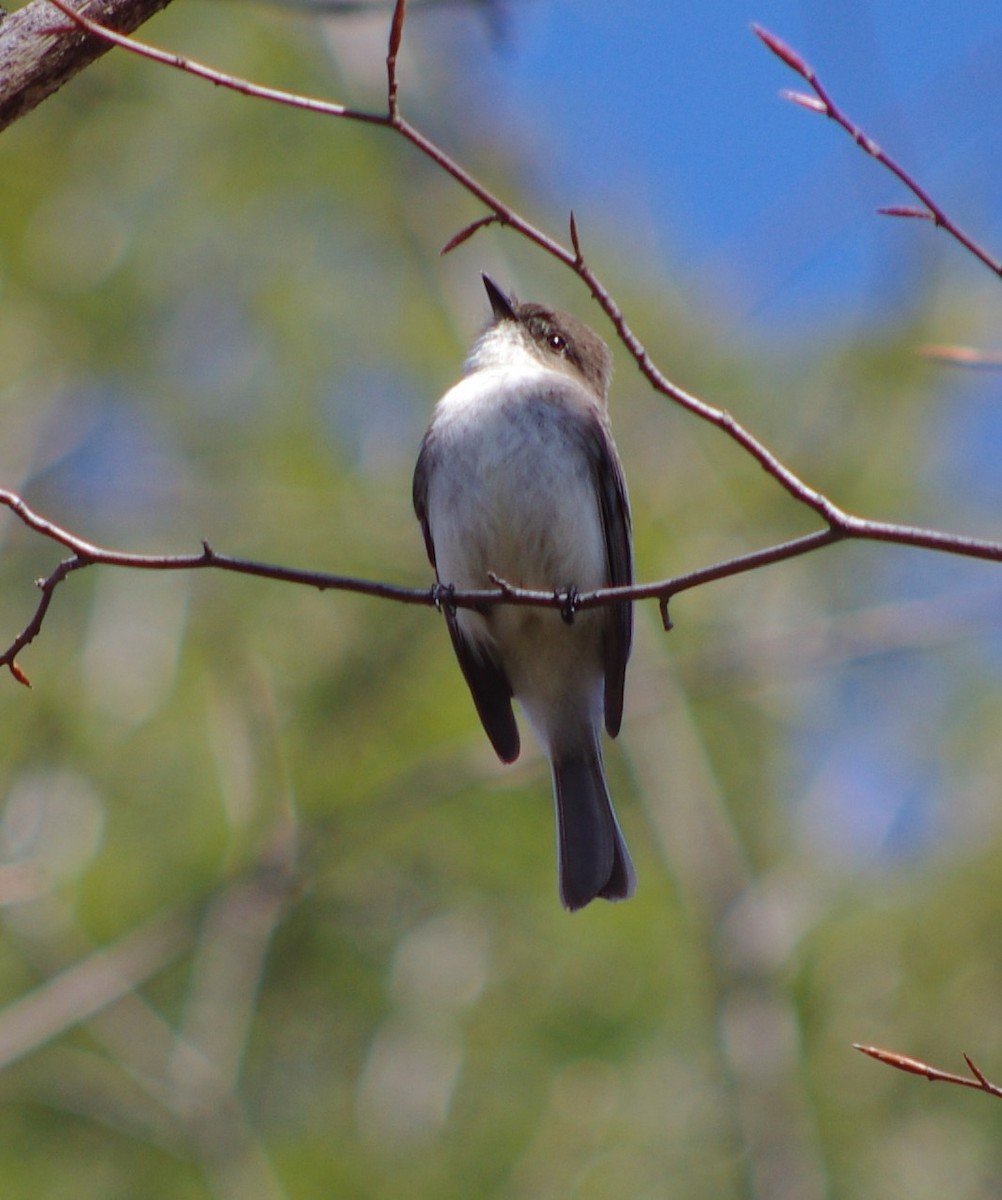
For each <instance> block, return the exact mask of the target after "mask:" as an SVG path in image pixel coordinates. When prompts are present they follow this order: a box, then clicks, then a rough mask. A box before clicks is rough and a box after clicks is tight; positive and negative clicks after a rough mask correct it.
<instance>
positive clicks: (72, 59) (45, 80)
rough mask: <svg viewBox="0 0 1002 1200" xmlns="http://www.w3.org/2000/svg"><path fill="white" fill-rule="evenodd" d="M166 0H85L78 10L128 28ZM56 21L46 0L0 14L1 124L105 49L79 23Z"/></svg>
mask: <svg viewBox="0 0 1002 1200" xmlns="http://www.w3.org/2000/svg"><path fill="white" fill-rule="evenodd" d="M169 3H170V0H85V2H84V3H82V4H81V5H80V11H81V12H82V13H84V14H86V15H87V16H88V17H92V18H93V19H94V20H95V21H98V22H100V24H102V25H107V26H109V27H110V28H112V29H119V30H122V31H124V32H130V31H131V30H133V29H137V28H138V27H139V26H140V25H142V24H143V22H144V21H146V20H148V19H149V18H150V17H152V16H153V14H154V13H157V12H159V11H160V10H161V9H162V8H166V7H167V5H168V4H169ZM0 11H2V10H0ZM61 24H62V23H61V22H60V20H59V17H58V16H57V15H56V13H55V12H54V11H53V9H52V5H51V4H49V3H47V0H31V3H30V4H27V5H25V7H24V8H22V9H19V10H18V11H17V12H16V13H12V14H10V15H9V16H6V17H3V18H0V129H5V128H6V127H7V126H8V125H10V124H11V123H12V122H13V121H16V120H17V119H18V117H23V116H24V115H25V113H28V112H30V111H31V110H32V109H33V108H34V107H35V105H36V104H41V102H42V101H43V100H44V99H45V98H46V97H47V96H51V95H52V93H53V92H55V91H57V90H58V89H59V88H61V87H62V86H63V84H64V83H67V82H68V81H69V80H70V79H72V78H73V76H74V75H76V73H77V72H78V71H82V70H83V68H84V67H86V66H89V65H90V64H91V63H92V62H93V61H94V59H96V58H99V57H100V56H101V55H102V54H106V53H107V52H108V50H109V49H110V46H109V43H108V42H107V41H106V40H105V39H104V38H99V37H93V36H91V35H90V34H87V33H84V32H83V31H82V30H80V29H79V28H74V29H61V28H59V26H60V25H61Z"/></svg>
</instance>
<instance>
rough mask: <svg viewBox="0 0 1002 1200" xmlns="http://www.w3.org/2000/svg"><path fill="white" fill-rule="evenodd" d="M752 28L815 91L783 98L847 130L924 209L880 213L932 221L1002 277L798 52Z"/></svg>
mask: <svg viewBox="0 0 1002 1200" xmlns="http://www.w3.org/2000/svg"><path fill="white" fill-rule="evenodd" d="M752 29H753V30H754V32H755V34H756V36H757V37H758V38H760V39H761V41H762V42H763V43H764V44H765V45H766V46H768V48H769V49H770V50H771V51H772V52H773V54H775V55H776V57H777V58H779V59H780V60H781V61H782V62H784V63H785V64H786V65H787V66H788V67H789V68H790V70H791V71H795V72H796V73H797V74H798V75H799V76H800V77H801V79H803V80H804V81H805V82H806V83H808V84H809V85H810V88H811V90H812V91H813V92H814V96H805V95H804V94H803V93H802V92H784V93H783V97H784V99H786V100H790V101H792V102H793V103H794V104H798V105H800V107H801V108H807V109H809V110H811V111H812V112H819V113H823V114H824V116H826V117H830V118H831V119H832V120H833V121H834V122H835V124H836V125H839V126H841V127H842V129H844V130H845V131H846V133H847V134H848V135H849V136H850V137H851V138H852V140H853V141H854V142H855V143H856V145H857V146H859V148H860V149H861V150H862V151H864V153H866V154H868V155H869V156H870V157H871V158H873V159H875V160H876V161H877V162H878V163H880V165H881V166H882V167H885V168H886V169H887V170H888V171H890V172H891V174H892V175H894V176H896V178H897V179H899V180H900V181H901V183H903V184H904V185H905V187H906V188H907V189H908V190H909V191H910V192H911V194H912V195H913V196H914V197H915V198H916V199H917V200H918V201H919V202H920V203H921V204H922V205H923V210H917V209H914V208H899V207H896V206H894V207H890V208H882V209H879V210H878V211H879V212H882V213H883V214H885V215H886V216H892V217H924V218H926V219H927V220H929V221H932V222H933V223H934V224H936V225H938V226H940V228H942V229H945V230H946V232H947V233H948V234H949V235H950V236H951V237H952V238H954V240H955V241H957V242H959V243H960V244H961V245H962V246H963V247H964V249H965V250H967V251H969V252H970V253H971V254H973V255H974V257H975V258H976V259H978V261H979V262H982V263H984V265H985V266H986V267H988V269H989V270H991V271H994V272H995V274H996V275H998V276H1002V262H999V261H998V259H996V258H993V257H992V255H990V254H989V253H988V251H987V250H985V249H984V248H983V247H982V246H980V245H978V243H977V242H976V241H975V240H974V239H973V238H972V237H970V236H969V235H968V234H966V233H964V231H963V230H962V229H961V228H960V227H959V226H958V225H957V223H956V222H955V221H954V220H953V219H952V218H951V217H950V216H949V215H948V214H947V213H946V212H945V211H944V210H943V209H942V208H940V206H939V205H938V204H937V203H936V201H935V200H934V199H933V198H932V196H930V195H929V193H928V192H927V191H926V190H925V188H924V187H922V185H921V184H920V183H918V181H917V180H916V179H915V178H914V177H913V176H912V175H910V174H909V173H908V171H906V170H905V168H904V167H902V166H901V165H900V164H899V163H898V162H896V161H895V160H894V159H893V158H891V156H890V155H889V154H886V153H885V152H884V151H883V150H882V149H881V148H880V147H879V146H878V145H877V143H876V142H875V141H874V140H873V139H872V138H871V137H870V136H869V135H868V134H867V133H865V132H864V131H863V130H862V129H861V128H860V127H859V126H858V125H856V124H855V123H854V122H853V121H851V120H850V119H849V118H848V117H847V116H846V114H845V113H844V112H843V111H842V110H841V109H840V108H839V107H838V105H836V103H835V101H834V100H833V99H832V98H831V96H830V95H829V93H828V89H827V88H826V87H825V86H824V84H822V82H821V80H820V79H819V78H818V76H817V72H816V71H815V70H814V68H813V67H811V66H810V65H809V64H808V63H807V62H806V61H805V60H804V59H803V58H802V57H801V56H800V54H798V53H797V51H796V50H794V49H792V47H790V46H788V45H787V44H786V42H784V41H782V39H780V38H778V37H776V35H775V34H774V33H770V32H769V31H768V30H767V29H763V28H762V26H761V25H753V26H752ZM815 97H816V98H815Z"/></svg>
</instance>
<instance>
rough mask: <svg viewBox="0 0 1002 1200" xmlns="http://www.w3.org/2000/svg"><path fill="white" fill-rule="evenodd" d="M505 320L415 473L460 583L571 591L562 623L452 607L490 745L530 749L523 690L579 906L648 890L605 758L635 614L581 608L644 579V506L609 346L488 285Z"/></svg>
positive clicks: (426, 443)
mask: <svg viewBox="0 0 1002 1200" xmlns="http://www.w3.org/2000/svg"><path fill="white" fill-rule="evenodd" d="M483 279H484V286H485V287H486V289H487V295H488V297H489V298H490V303H491V309H492V310H493V319H492V320H491V321H490V323H489V324H488V326H487V328H486V329H485V330H484V332H483V333H482V334H481V335H480V336H479V337H478V338H477V340H476V341H475V342H474V344H473V347H472V349H471V351H470V355H469V357H468V359H467V360H466V366H465V371H464V374H463V378H462V379H461V380H460V381H459V382H458V383H457V384H456V385H455V386H454V387H453V388H451V389H450V390H449V391H448V392H446V394H445V395H444V396H443V397H442V399H441V400H440V401H439V402H438V404H437V406H436V408H435V412H434V415H433V417H432V420H431V424H430V426H429V427H428V431H427V433H426V434H425V436H424V440H423V442H422V443H421V450H420V454H419V455H418V460H417V466H416V468H415V471H414V509H415V512H416V513H417V516H418V520H419V521H420V522H421V527H422V530H423V532H424V539H425V545H426V546H427V549H428V557H429V558H430V559H431V563H432V566H433V567H434V568H435V572H436V577H437V579H438V581H439V583H440V584H441V585H442V586H443V587H444V588H448V587H452V588H455V589H457V590H471V589H479V588H490V587H493V586H494V584H493V583H492V581H491V575H492V574H493V575H494V576H496V577H497V578H500V579H502V580H504V581H505V582H506V583H509V584H513V585H515V586H518V587H524V588H532V589H541V590H548V591H559V592H562V593H565V594H566V596H567V598H568V604H567V606H566V608H565V610H564V612H563V614H561V612H559V611H557V610H556V609H552V608H540V607H527V606H521V605H512V604H495V605H489V606H487V605H485V606H484V607H483V608H480V609H469V608H457V607H455V606H453V607H450V606H449V603H448V594H447V593H446V594H445V595H444V597H443V608H444V611H445V617H446V621H447V623H448V627H449V633H450V635H451V637H452V644H453V648H454V649H455V652H456V657H457V658H458V659H459V665H460V667H461V668H462V671H463V674H464V676H465V677H466V682H467V684H468V685H469V688H470V691H471V693H472V694H473V702H474V704H475V705H476V708H477V712H478V713H479V715H480V720H481V722H482V723H483V726H484V729H485V730H486V732H487V736H488V737H489V738H490V740H491V742H492V744H493V746H494V749H495V750H496V751H497V753H498V755H499V757H500V758H501V760H502V761H503V762H506V763H507V762H513V761H514V760H515V759H516V758H517V757H518V753H519V735H518V727H517V725H516V724H515V717H514V714H513V712H512V704H511V702H512V697H514V698H515V699H516V700H518V702H519V704H520V706H521V708H522V710H523V711H524V712H525V714H526V716H527V717H528V719H529V722H530V723H531V725H532V727H533V729H534V731H535V733H536V735H537V737H538V738H539V740H540V742H541V744H542V746H543V749H544V751H545V752H546V755H547V757H548V758H549V760H550V767H551V770H552V774H553V791H554V798H555V801H556V812H557V838H558V844H559V873H560V897H561V900H562V901H563V903H564V905H565V906H566V907H567V908H569V909H572V910H573V909H578V908H582V907H583V906H584V905H585V904H588V903H589V902H590V901H591V900H594V899H595V897H596V896H602V897H603V898H604V899H606V900H619V899H623V898H625V897H627V896H630V895H631V894H632V893H633V890H634V886H635V878H634V872H633V864H632V863H631V861H630V855H629V852H628V851H627V849H626V844H625V842H624V841H623V835H622V833H621V832H620V829H619V825H618V823H617V821H616V816H615V813H614V812H613V808H612V802H611V800H610V798H609V790H608V786H607V784H606V780H605V768H604V765H603V761H602V736H601V726H602V723H603V720H604V722H605V727H606V729H607V730H608V732H609V735H610V736H611V737H615V736H616V734H617V733H618V732H619V726H620V722H621V720H622V715H623V681H624V676H625V673H626V660H627V658H628V657H629V654H630V643H631V641H632V636H633V610H632V607H631V605H630V604H629V603H626V602H623V603H617V604H612V605H607V606H604V607H598V608H590V609H587V610H582V611H579V612H577V613H575V612H574V611H573V600H574V596H575V595H576V594H577V593H580V592H585V591H592V590H593V589H596V588H603V587H609V586H621V585H627V584H630V583H632V581H633V554H632V548H631V535H630V507H629V501H628V499H627V494H626V482H625V480H624V478H623V468H622V466H621V464H620V461H619V455H618V454H617V452H616V447H615V444H614V442H613V440H612V433H611V430H610V426H609V418H608V413H607V407H606V401H607V396H608V389H609V381H610V377H611V374H612V356H611V355H610V353H609V349H608V347H607V346H606V345H605V343H604V342H603V341H602V339H601V338H600V337H598V335H597V334H595V333H593V332H592V331H591V330H590V329H589V328H588V327H587V326H586V325H584V324H582V322H581V321H579V320H577V319H576V318H575V317H572V316H570V315H568V314H566V313H562V312H555V311H553V310H551V309H548V308H545V307H544V306H542V305H540V304H520V303H518V302H517V301H516V300H515V299H514V297H508V296H506V295H505V293H504V292H503V291H502V290H501V289H500V288H499V287H498V286H497V284H495V283H494V282H493V281H492V280H491V279H489V278H488V277H487V276H486V275H485V276H484V277H483Z"/></svg>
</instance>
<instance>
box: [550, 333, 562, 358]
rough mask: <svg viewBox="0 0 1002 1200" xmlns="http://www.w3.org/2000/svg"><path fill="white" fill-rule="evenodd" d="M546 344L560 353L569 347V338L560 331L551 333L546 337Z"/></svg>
mask: <svg viewBox="0 0 1002 1200" xmlns="http://www.w3.org/2000/svg"><path fill="white" fill-rule="evenodd" d="M546 344H547V345H548V346H549V347H550V349H551V350H556V352H557V353H558V354H560V353H561V352H562V351H564V350H566V349H567V339H566V338H565V337H564V336H563V335H562V334H559V333H551V334H550V336H549V337H548V338H547V339H546Z"/></svg>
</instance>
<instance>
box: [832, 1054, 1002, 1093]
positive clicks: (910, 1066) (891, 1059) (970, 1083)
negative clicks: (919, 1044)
mask: <svg viewBox="0 0 1002 1200" xmlns="http://www.w3.org/2000/svg"><path fill="white" fill-rule="evenodd" d="M853 1049H854V1050H859V1051H860V1052H861V1053H862V1054H868V1055H869V1056H870V1058H875V1059H876V1060H877V1062H882V1063H886V1065H887V1066H889V1067H894V1068H895V1069H896V1070H898V1071H906V1072H907V1073H908V1074H909V1075H921V1076H923V1078H925V1079H928V1080H929V1082H930V1083H955V1084H956V1085H957V1086H958V1087H966V1088H974V1089H975V1091H979V1092H987V1093H988V1095H989V1096H996V1097H1002V1086H1000V1085H999V1084H997V1083H992V1082H991V1080H989V1079H988V1078H987V1076H986V1075H985V1073H984V1072H983V1071H982V1070H981V1069H980V1068H979V1067H977V1066H975V1064H974V1062H973V1061H972V1059H971V1056H970V1055H969V1054H965V1055H964V1062H966V1063H967V1065H968V1067H969V1068H970V1070H971V1075H973V1076H974V1078H973V1079H972V1078H970V1076H967V1075H955V1074H954V1073H953V1072H952V1071H941V1070H940V1069H939V1067H931V1066H930V1065H929V1064H928V1063H925V1062H922V1060H921V1059H918V1058H911V1057H909V1056H908V1055H907V1054H898V1053H897V1051H896V1050H882V1049H881V1048H880V1047H879V1046H863V1045H860V1044H859V1043H858V1042H854V1043H853Z"/></svg>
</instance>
